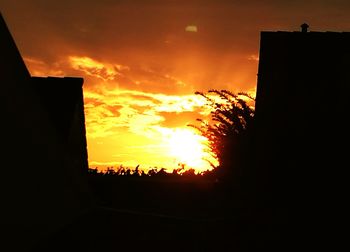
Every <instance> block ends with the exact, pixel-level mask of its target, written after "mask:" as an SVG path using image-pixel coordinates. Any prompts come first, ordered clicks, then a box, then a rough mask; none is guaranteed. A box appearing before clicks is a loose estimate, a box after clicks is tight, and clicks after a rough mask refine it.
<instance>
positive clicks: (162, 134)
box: [0, 0, 350, 169]
mask: <svg viewBox="0 0 350 252" xmlns="http://www.w3.org/2000/svg"><path fill="white" fill-rule="evenodd" d="M241 2H244V3H241ZM305 2H307V3H305ZM0 10H1V12H2V14H3V16H4V18H5V20H6V21H7V23H8V26H9V28H10V30H11V32H12V34H13V36H14V38H15V40H16V43H17V45H18V47H19V49H20V51H21V53H22V55H23V57H24V58H25V62H26V64H27V66H28V68H29V70H30V72H31V74H32V75H35V76H48V75H49V76H81V77H83V78H84V79H85V83H84V96H85V113H86V127H87V140H88V153H89V164H90V167H96V166H98V167H106V166H118V165H119V164H124V165H127V166H136V165H137V164H140V165H141V167H143V168H148V167H151V166H152V167H153V166H157V167H169V168H174V167H176V165H177V163H178V162H180V161H181V160H179V158H178V157H174V153H177V152H179V151H183V152H186V151H187V152H189V151H190V150H189V149H187V150H186V149H176V148H175V149H174V145H175V144H179V145H180V144H181V143H180V142H179V143H177V142H178V139H181V138H183V139H184V140H183V141H185V140H186V139H187V140H189V139H190V138H191V137H190V136H189V135H186V134H187V133H186V131H185V130H184V129H187V130H189V128H188V127H186V124H188V123H194V122H195V119H196V118H198V117H203V116H204V115H205V113H206V112H207V111H205V109H203V101H201V100H199V99H198V97H196V96H195V95H194V92H195V91H206V90H208V89H210V88H216V89H229V90H232V91H252V92H254V89H255V85H256V74H257V62H258V61H257V60H258V51H259V32H260V31H261V30H289V31H293V30H299V25H300V24H301V23H303V22H307V23H309V25H310V29H311V30H315V31H327V30H332V31H349V30H350V15H348V14H349V13H350V3H349V1H341V0H324V1H323V0H317V1H316V0H315V1H312V0H310V1H301V0H295V1H287V0H285V1H272V0H254V1H227V0H216V1H210V0H202V1H191V0H187V1H182V0H179V1H171V0H170V1H160V0H150V1H141V0H134V1H132V0H130V1H122V0H114V1H112V0H100V1H83V0H60V1H46V0H16V1H13V0H0ZM174 136H176V137H174ZM174 141H175V142H174ZM194 141H197V142H200V141H202V140H200V139H196V140H194ZM185 146H186V145H184V147H185ZM187 146H190V143H188V144H187ZM197 147H198V146H197ZM193 148H196V146H194V145H193V146H192V149H193ZM198 148H199V147H198ZM193 155H194V154H193ZM175 156H176V155H175ZM192 165H194V166H195V165H197V166H201V167H202V168H203V169H205V168H208V166H206V165H204V164H198V163H197V164H192Z"/></svg>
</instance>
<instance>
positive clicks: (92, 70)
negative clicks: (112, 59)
mask: <svg viewBox="0 0 350 252" xmlns="http://www.w3.org/2000/svg"><path fill="white" fill-rule="evenodd" d="M69 61H70V64H71V66H72V68H73V69H75V70H78V71H82V72H84V73H85V74H87V75H90V76H94V77H97V78H99V79H101V80H104V81H112V80H115V79H116V77H117V76H119V75H121V73H120V71H121V70H125V69H128V67H125V66H122V65H111V64H104V63H101V62H99V61H96V60H94V59H92V58H89V57H77V56H70V57H69Z"/></svg>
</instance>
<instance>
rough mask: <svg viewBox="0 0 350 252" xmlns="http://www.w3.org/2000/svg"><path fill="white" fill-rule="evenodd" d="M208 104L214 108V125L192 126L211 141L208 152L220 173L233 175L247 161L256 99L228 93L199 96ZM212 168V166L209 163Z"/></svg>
mask: <svg viewBox="0 0 350 252" xmlns="http://www.w3.org/2000/svg"><path fill="white" fill-rule="evenodd" d="M195 94H197V95H200V96H202V97H203V98H205V100H206V101H207V106H209V107H210V108H211V112H210V117H211V122H208V121H206V120H204V119H197V121H199V125H195V124H189V125H188V126H190V127H192V128H195V129H196V130H197V131H198V132H199V133H200V134H201V135H202V136H204V137H206V138H207V139H208V148H209V151H210V153H211V154H212V156H213V157H214V158H215V159H217V160H218V162H219V167H217V169H216V170H217V173H218V174H220V175H223V176H227V175H232V173H233V172H234V171H235V170H236V171H237V170H238V169H240V168H241V167H242V166H243V164H244V162H246V161H247V158H248V157H247V155H248V152H249V150H248V149H249V142H250V138H251V127H252V125H253V120H254V114H255V108H254V106H253V105H251V103H255V99H254V98H253V97H252V96H250V95H249V94H247V93H244V92H239V93H237V94H236V93H233V92H231V91H228V90H215V89H212V90H209V91H208V92H207V93H203V92H196V93H195ZM208 162H209V163H210V164H211V165H212V166H214V165H213V163H211V162H210V161H208Z"/></svg>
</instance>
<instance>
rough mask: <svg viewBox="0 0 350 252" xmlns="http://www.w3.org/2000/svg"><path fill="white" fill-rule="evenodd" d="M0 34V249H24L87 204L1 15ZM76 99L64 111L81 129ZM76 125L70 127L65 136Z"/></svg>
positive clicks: (83, 185) (80, 179)
mask: <svg viewBox="0 0 350 252" xmlns="http://www.w3.org/2000/svg"><path fill="white" fill-rule="evenodd" d="M0 38H1V39H0V55H1V57H0V87H1V92H0V109H1V116H2V119H1V123H0V134H1V136H0V139H1V146H2V148H1V152H0V153H1V154H0V155H1V156H0V166H1V181H0V185H1V186H0V192H1V196H0V202H1V215H2V220H1V228H2V233H3V234H2V236H1V245H0V246H1V247H2V249H0V250H3V251H28V250H29V249H30V248H31V247H32V246H34V245H36V244H38V243H40V242H41V241H44V240H46V239H47V237H48V236H49V235H50V234H52V233H54V232H56V231H57V230H59V229H60V228H62V227H64V226H65V225H68V224H69V223H71V222H72V221H73V220H74V218H75V217H76V216H78V215H79V214H80V213H81V212H83V211H84V210H85V209H86V208H87V207H88V204H89V202H88V199H89V198H88V197H89V196H88V191H87V187H86V183H85V180H84V178H83V177H82V176H80V175H79V174H81V171H76V169H77V167H75V166H74V163H73V162H72V161H71V159H70V158H69V155H68V153H69V152H67V145H66V144H65V143H64V142H63V141H62V137H61V135H60V134H58V131H57V127H55V126H54V125H53V123H52V122H53V121H52V118H51V116H52V115H51V114H50V113H48V108H47V107H46V106H44V105H43V103H42V102H41V100H40V98H39V95H38V93H37V92H36V91H35V90H34V89H33V85H32V81H31V77H30V75H29V72H28V70H27V69H26V67H25V65H24V63H23V60H22V58H21V55H20V54H19V52H18V50H17V48H16V45H15V44H14V41H13V39H12V37H11V34H10V33H9V31H8V29H7V27H6V24H5V22H4V20H3V19H2V17H1V16H0ZM79 88H80V90H81V85H80V87H79ZM53 91H54V92H55V90H53ZM77 92H78V91H77ZM54 95H55V94H53V95H52V97H54ZM77 98H78V99H77V103H76V105H75V106H73V109H72V112H70V111H68V112H69V114H76V113H77V111H78V117H74V116H73V119H74V118H78V119H76V120H77V121H78V122H73V123H72V125H74V124H75V125H78V124H79V125H78V127H79V126H80V125H81V123H82V121H81V118H82V117H83V116H82V115H81V111H82V110H81V108H82V103H81V102H82V101H81V99H82V96H80V97H77ZM69 110H70V109H69ZM69 117H70V116H69ZM73 121H74V120H73ZM78 127H71V129H70V130H69V134H68V136H69V137H68V139H72V138H71V134H74V133H76V132H77V128H78ZM63 128H64V127H63ZM79 137H80V138H82V134H80V135H79ZM70 141H71V143H73V142H74V141H75V140H74V141H72V140H70ZM69 144H70V143H69ZM69 144H68V145H69ZM79 144H82V143H79ZM82 158H83V157H82ZM85 162H87V161H85ZM80 169H81V168H80Z"/></svg>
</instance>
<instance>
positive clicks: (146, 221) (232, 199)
mask: <svg viewBox="0 0 350 252" xmlns="http://www.w3.org/2000/svg"><path fill="white" fill-rule="evenodd" d="M90 183H91V186H92V188H93V191H94V193H95V196H96V200H97V204H96V205H97V206H96V207H94V208H92V209H90V210H89V211H88V212H86V213H85V214H84V215H82V216H80V217H79V218H78V219H76V220H75V221H74V222H73V223H71V225H70V226H68V227H66V228H64V229H63V230H61V231H60V232H58V233H57V234H55V235H53V236H51V237H49V238H48V239H47V240H46V241H45V242H43V243H42V244H40V245H38V246H37V248H36V249H35V251H252V250H253V251H257V250H261V249H269V250H271V249H274V250H280V251H286V250H287V249H288V248H289V247H290V244H285V243H284V242H283V240H284V237H283V236H285V235H286V234H284V233H283V231H281V230H283V226H285V225H286V219H287V218H286V216H285V213H284V211H283V210H282V209H278V210H276V208H275V209H273V210H272V209H269V208H263V207H259V206H257V205H256V204H254V203H253V201H251V199H250V197H248V194H245V195H242V194H239V193H237V190H235V189H234V188H231V187H225V186H223V185H221V184H220V183H215V182H211V181H206V180H203V181H200V180H199V181H195V180H187V181H186V180H181V181H179V180H167V181H164V180H151V179H146V180H140V179H133V178H128V179H114V178H90ZM250 196H251V195H250Z"/></svg>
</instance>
